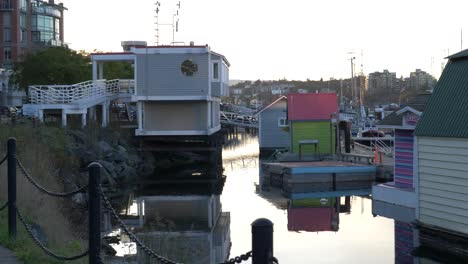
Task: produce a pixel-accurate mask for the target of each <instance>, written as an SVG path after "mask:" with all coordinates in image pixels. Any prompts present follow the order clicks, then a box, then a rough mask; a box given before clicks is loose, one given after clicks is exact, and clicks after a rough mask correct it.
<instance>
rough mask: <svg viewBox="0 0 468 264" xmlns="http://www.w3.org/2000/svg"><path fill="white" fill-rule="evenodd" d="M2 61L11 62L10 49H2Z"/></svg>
mask: <svg viewBox="0 0 468 264" xmlns="http://www.w3.org/2000/svg"><path fill="white" fill-rule="evenodd" d="M3 60H11V49H10V48H3Z"/></svg>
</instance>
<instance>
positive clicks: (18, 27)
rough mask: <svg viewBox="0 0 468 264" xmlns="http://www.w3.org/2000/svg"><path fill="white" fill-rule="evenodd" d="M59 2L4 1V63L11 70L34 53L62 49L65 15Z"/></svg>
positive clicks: (0, 3)
mask: <svg viewBox="0 0 468 264" xmlns="http://www.w3.org/2000/svg"><path fill="white" fill-rule="evenodd" d="M64 10H66V8H65V7H64V6H63V3H62V2H59V1H55V0H48V1H46V0H0V28H1V29H2V34H0V63H1V67H2V68H6V69H9V68H11V67H12V66H13V63H14V62H17V61H20V60H21V58H22V57H23V56H24V55H25V54H27V53H28V52H30V51H35V50H38V49H41V48H44V47H51V46H62V45H63V42H64V30H63V13H64Z"/></svg>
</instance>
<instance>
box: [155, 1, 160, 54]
mask: <svg viewBox="0 0 468 264" xmlns="http://www.w3.org/2000/svg"><path fill="white" fill-rule="evenodd" d="M160 6H161V3H160V2H159V1H156V2H155V3H154V7H155V9H154V12H156V16H155V17H154V18H155V19H156V23H155V24H156V29H155V31H156V32H155V35H156V46H159V7H160Z"/></svg>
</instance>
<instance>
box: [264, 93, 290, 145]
mask: <svg viewBox="0 0 468 264" xmlns="http://www.w3.org/2000/svg"><path fill="white" fill-rule="evenodd" d="M260 115H261V117H260V148H287V147H289V132H287V131H284V130H283V129H282V128H280V127H278V119H279V118H280V117H284V118H286V117H287V113H286V102H285V101H284V100H283V101H279V102H278V103H276V104H275V105H273V106H271V107H270V108H268V109H266V110H265V111H263V112H261V113H260Z"/></svg>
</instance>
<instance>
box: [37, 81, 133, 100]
mask: <svg viewBox="0 0 468 264" xmlns="http://www.w3.org/2000/svg"><path fill="white" fill-rule="evenodd" d="M134 91H135V81H134V80H127V79H114V80H96V81H86V82H81V83H77V84H72V85H31V86H29V102H30V103H31V104H70V103H74V102H78V101H80V100H84V99H89V98H97V97H102V96H112V95H116V94H133V93H134Z"/></svg>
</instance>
